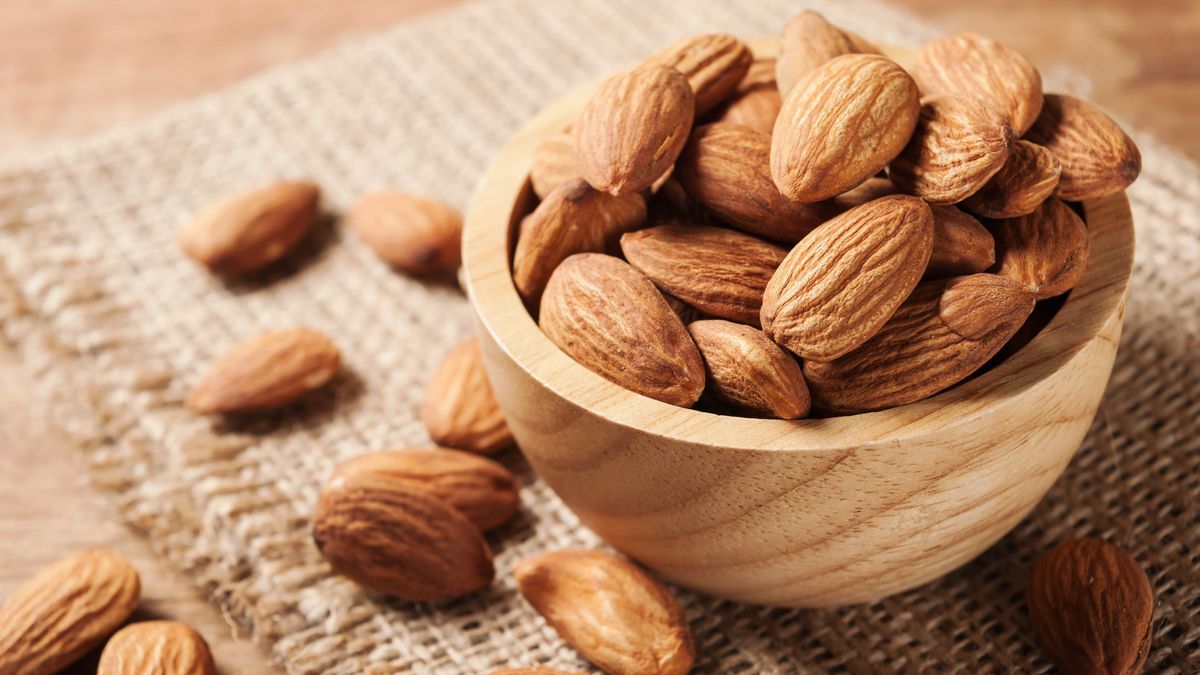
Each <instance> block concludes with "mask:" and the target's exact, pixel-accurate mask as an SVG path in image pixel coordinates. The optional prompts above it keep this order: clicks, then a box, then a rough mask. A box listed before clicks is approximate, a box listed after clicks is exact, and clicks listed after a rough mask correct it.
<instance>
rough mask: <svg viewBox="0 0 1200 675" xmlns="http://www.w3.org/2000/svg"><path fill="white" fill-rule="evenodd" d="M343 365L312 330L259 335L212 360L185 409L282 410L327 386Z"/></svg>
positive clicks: (204, 411)
mask: <svg viewBox="0 0 1200 675" xmlns="http://www.w3.org/2000/svg"><path fill="white" fill-rule="evenodd" d="M341 360H342V359H341V352H339V351H338V348H337V346H336V345H334V344H333V342H332V341H331V340H330V339H329V338H328V337H326V336H325V335H324V334H323V333H320V332H318V331H315V330H312V329H311V328H286V329H283V330H273V331H267V332H265V333H260V334H258V335H255V336H254V337H251V338H249V339H247V340H244V341H243V342H240V343H238V344H237V345H234V346H233V347H232V348H231V349H229V350H228V351H226V352H225V353H224V354H222V355H221V356H219V357H218V358H217V359H216V360H215V361H213V363H212V365H211V366H209V368H208V372H207V373H205V374H204V377H203V378H201V380H200V383H199V384H197V385H196V388H195V389H193V390H192V393H191V394H190V395H188V399H187V406H188V408H190V409H191V410H192V411H194V412H198V413H201V414H212V413H244V412H255V411H260V410H268V409H271V408H278V407H280V406H284V405H287V404H289V403H292V402H294V401H296V400H297V399H299V398H300V397H301V396H304V395H305V394H307V393H309V392H312V391H315V390H317V389H320V388H321V387H323V386H325V384H326V383H328V382H329V381H330V380H332V379H333V376H334V375H336V374H337V372H338V369H339V368H340V367H341Z"/></svg>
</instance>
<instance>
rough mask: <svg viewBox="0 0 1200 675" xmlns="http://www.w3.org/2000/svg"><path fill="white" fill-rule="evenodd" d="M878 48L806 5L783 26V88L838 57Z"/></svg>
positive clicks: (788, 88) (780, 70) (786, 89)
mask: <svg viewBox="0 0 1200 675" xmlns="http://www.w3.org/2000/svg"><path fill="white" fill-rule="evenodd" d="M864 48H865V49H864ZM878 51H879V50H878V49H874V48H873V47H871V46H870V45H869V43H867V42H866V41H865V40H862V39H861V38H857V36H853V35H851V34H850V33H847V32H846V31H844V30H842V29H840V28H838V27H837V26H834V25H833V24H831V23H829V21H827V20H826V19H825V17H824V16H822V15H821V14H820V13H819V12H815V11H813V10H811V9H806V10H804V11H803V12H800V13H799V14H797V15H796V16H794V17H792V19H791V20H790V21H788V22H787V23H786V24H784V26H783V34H782V36H781V37H780V39H779V60H778V63H777V65H776V66H775V77H776V80H777V81H778V82H779V91H780V92H781V93H783V94H787V93H788V92H789V91H791V90H792V87H794V86H796V83H797V82H799V81H800V80H801V79H803V78H804V76H805V75H807V74H809V73H810V72H812V71H813V70H815V69H816V68H817V67H819V66H821V65H823V64H825V63H826V62H828V61H829V60H830V59H833V58H834V57H837V56H842V55H844V54H858V53H866V54H869V53H877V52H878Z"/></svg>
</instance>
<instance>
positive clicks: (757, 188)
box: [676, 123, 832, 242]
mask: <svg viewBox="0 0 1200 675" xmlns="http://www.w3.org/2000/svg"><path fill="white" fill-rule="evenodd" d="M770 157H771V138H770V136H768V135H767V134H764V133H762V132H759V131H754V130H753V129H748V128H746V127H742V126H738V125H735V124H728V123H717V124H709V125H706V126H702V127H699V128H698V129H696V131H695V132H694V133H693V134H692V138H691V140H689V141H688V144H687V147H686V148H685V149H684V152H683V154H682V155H680V157H679V163H678V164H677V165H676V176H677V177H678V179H679V183H680V185H682V186H683V189H684V190H686V191H687V193H688V195H690V196H691V197H692V198H693V199H695V200H696V201H697V202H699V203H700V204H701V205H703V206H705V207H706V208H708V209H710V210H712V211H713V212H714V213H716V214H717V216H718V217H720V218H722V219H724V220H725V221H727V222H729V224H731V225H733V226H734V227H737V228H739V229H742V230H745V231H747V232H750V233H752V234H757V235H760V236H763V237H767V238H770V239H777V240H780V241H789V242H795V241H799V240H800V239H801V238H802V237H803V236H804V235H806V234H808V233H809V232H811V231H812V230H813V228H815V227H816V226H817V225H820V224H821V222H822V221H823V220H825V219H826V218H827V217H829V216H830V215H832V209H830V208H829V205H828V204H824V203H819V204H805V203H801V202H796V201H792V200H790V199H788V198H787V197H784V196H783V195H782V194H780V192H779V189H778V188H776V187H775V183H774V181H773V180H772V179H771V165H770Z"/></svg>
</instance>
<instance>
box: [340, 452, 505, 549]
mask: <svg viewBox="0 0 1200 675" xmlns="http://www.w3.org/2000/svg"><path fill="white" fill-rule="evenodd" d="M355 475H366V476H370V477H373V478H376V479H380V480H395V481H406V482H410V483H415V484H417V485H420V486H422V487H424V488H425V489H427V490H429V492H431V493H432V494H433V495H434V496H435V497H437V498H438V499H441V500H442V501H444V502H446V503H447V504H449V505H450V506H453V507H454V508H455V509H458V511H459V512H461V513H462V514H463V515H464V516H466V517H467V518H469V519H470V520H471V522H472V523H474V524H475V527H478V528H479V529H480V530H482V531H484V532H486V531H488V530H490V529H492V528H494V527H496V526H498V525H500V524H501V523H503V522H505V521H506V520H508V519H509V518H511V517H512V516H513V515H514V514H515V513H516V512H517V507H518V506H519V505H520V498H519V497H518V493H517V481H516V479H515V478H513V475H512V473H510V472H509V471H508V469H506V468H504V467H503V466H501V465H500V464H498V463H496V462H493V461H492V460H490V459H486V458H484V457H480V456H478V455H473V454H471V453H467V452H460V451H458V450H450V449H448V448H443V449H437V450H427V449H416V448H407V449H403V450H388V451H383V452H368V453H366V454H363V455H359V456H357V457H355V458H353V459H351V460H348V461H346V462H342V463H341V464H339V465H338V466H337V468H336V469H334V472H333V477H332V478H331V479H330V480H334V479H337V478H341V477H345V476H355Z"/></svg>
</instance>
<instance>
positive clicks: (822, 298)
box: [512, 11, 1141, 419]
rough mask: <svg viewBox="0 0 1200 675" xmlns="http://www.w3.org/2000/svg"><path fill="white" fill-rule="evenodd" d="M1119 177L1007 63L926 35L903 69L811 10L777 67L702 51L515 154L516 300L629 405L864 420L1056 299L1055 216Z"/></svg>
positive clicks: (1069, 279)
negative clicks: (528, 209) (524, 190)
mask: <svg viewBox="0 0 1200 675" xmlns="http://www.w3.org/2000/svg"><path fill="white" fill-rule="evenodd" d="M1140 164H1141V158H1140V155H1139V153H1138V150H1137V147H1136V146H1135V145H1134V144H1133V142H1132V141H1131V140H1130V138H1129V137H1128V136H1127V135H1126V134H1125V133H1124V132H1123V131H1122V130H1121V129H1120V128H1119V127H1118V126H1117V124H1116V123H1114V122H1113V121H1112V120H1111V119H1110V118H1109V117H1108V116H1107V115H1105V114H1104V113H1103V112H1101V111H1100V110H1099V109H1097V108H1096V107H1094V106H1092V105H1091V104H1089V103H1086V102H1084V101H1081V100H1079V99H1077V98H1074V97H1071V96H1066V95H1059V94H1043V92H1042V82H1041V76H1040V75H1039V74H1038V71H1037V69H1035V68H1034V67H1033V65H1031V64H1030V63H1029V62H1028V61H1027V60H1026V59H1025V58H1024V57H1022V56H1021V55H1020V54H1018V53H1017V52H1016V51H1014V50H1012V49H1010V48H1008V47H1006V46H1004V45H1002V44H999V43H997V42H995V41H993V40H990V39H988V38H986V37H983V36H980V35H975V34H970V33H967V34H961V35H955V36H951V37H946V38H941V39H938V40H935V41H933V42H931V43H929V44H927V45H925V47H924V48H923V49H921V50H920V52H919V53H918V54H917V56H916V59H915V62H914V63H913V65H912V66H911V67H910V68H908V69H906V68H904V67H901V66H900V65H899V64H897V63H896V62H895V61H893V60H892V59H890V58H888V56H886V55H883V54H881V53H880V50H879V49H877V48H876V47H875V46H874V45H872V44H870V43H869V42H867V41H866V40H863V39H862V38H860V37H858V36H856V35H853V34H851V33H849V32H847V31H844V30H841V29H839V28H837V27H836V26H833V25H831V24H830V23H829V22H828V21H826V20H825V19H824V18H823V17H821V16H820V15H819V14H817V13H815V12H811V11H806V12H804V13H802V14H800V15H799V16H797V17H796V18H794V19H793V20H792V21H790V22H789V23H788V24H787V26H786V27H785V28H784V31H783V35H782V43H781V48H780V51H779V57H778V59H776V60H757V61H756V60H755V59H754V57H753V56H752V54H751V51H750V49H749V48H748V47H747V46H746V45H745V44H743V43H742V42H740V41H739V40H737V39H736V38H734V37H732V36H729V35H703V36H700V37H696V38H691V39H688V40H684V41H682V42H680V43H678V44H676V45H673V46H671V47H668V48H667V49H664V50H662V51H660V52H658V53H656V54H653V55H651V56H650V57H649V58H647V59H645V60H644V61H643V62H641V63H639V64H637V65H636V66H635V67H633V68H631V69H629V70H626V71H624V72H621V73H619V74H617V75H615V76H613V77H611V78H609V79H608V80H607V81H605V82H604V83H602V84H601V85H600V87H599V89H598V90H597V91H596V92H595V94H594V95H593V96H592V97H591V99H590V101H588V103H587V104H586V106H585V107H584V109H583V111H582V112H581V113H580V115H579V117H578V118H577V119H576V120H575V121H574V122H573V124H572V125H571V127H570V129H568V130H564V131H563V132H562V133H560V134H558V135H555V136H553V137H551V138H548V139H546V140H545V141H544V142H543V143H542V144H541V146H540V147H539V148H538V149H537V151H536V153H535V156H534V158H533V163H532V168H531V174H530V179H531V183H532V185H533V189H534V191H535V192H536V193H537V195H538V197H539V198H540V200H541V201H540V203H539V204H538V205H537V207H536V208H535V209H534V210H533V212H532V213H530V214H529V215H528V216H527V217H526V218H525V219H524V220H523V221H522V222H521V225H520V232H519V235H518V238H517V243H516V247H515V250H514V251H513V258H512V271H513V281H514V284H515V286H516V288H517V290H518V292H519V293H520V295H521V297H522V298H523V299H524V300H525V302H526V304H527V306H528V307H529V308H530V311H531V312H532V313H533V314H534V315H535V317H536V318H537V320H538V323H539V325H540V327H541V329H542V331H543V332H544V333H545V334H546V335H547V336H548V337H549V338H550V340H551V341H553V342H554V343H555V344H556V345H558V346H559V347H560V348H561V349H562V350H563V351H565V352H566V353H567V354H569V355H570V356H571V357H572V358H574V359H575V360H576V361H578V362H579V363H581V364H583V365H584V366H586V367H587V368H589V369H591V370H592V371H594V372H596V373H598V374H600V375H602V376H604V377H605V378H607V379H609V380H611V381H613V382H615V383H617V384H620V385H622V386H624V387H626V388H628V389H631V390H633V391H636V392H638V393H641V394H644V395H646V396H649V397H652V398H655V399H658V400H661V401H665V402H668V403H672V404H674V405H678V406H684V407H688V406H693V405H696V404H697V403H698V402H700V401H701V400H702V397H703V404H702V405H705V406H706V407H708V408H709V409H712V410H716V411H719V412H729V413H732V414H740V415H750V416H761V417H777V418H784V419H794V418H799V417H804V416H805V415H808V414H809V413H810V408H813V409H815V410H817V411H818V412H819V413H820V414H822V415H834V414H851V413H858V412H865V411H871V410H880V409H885V408H889V407H892V406H899V405H904V404H907V403H912V402H915V401H919V400H922V399H924V398H927V397H929V396H932V395H934V394H936V393H938V392H940V391H943V390H945V389H946V388H948V387H951V386H953V385H954V384H955V383H957V382H960V381H962V380H963V379H965V378H967V377H968V376H970V375H971V374H972V373H974V372H976V371H977V370H979V368H980V367H982V366H983V365H984V364H986V363H988V362H989V360H991V359H992V357H993V356H995V355H996V354H997V352H999V351H1000V349H1001V348H1002V347H1004V346H1005V344H1006V343H1008V342H1009V341H1010V340H1011V339H1012V338H1013V337H1014V335H1017V334H1018V331H1020V330H1021V329H1022V326H1023V325H1025V323H1026V321H1027V319H1029V317H1030V314H1031V312H1032V311H1033V309H1034V307H1035V303H1037V302H1038V301H1041V300H1046V299H1048V298H1052V297H1055V296H1059V295H1061V294H1063V293H1066V292H1067V291H1069V290H1070V289H1071V288H1072V287H1073V286H1074V285H1075V284H1076V283H1077V282H1078V281H1079V279H1080V278H1081V276H1082V275H1083V272H1084V269H1085V267H1086V265H1087V258H1088V234H1087V227H1086V224H1085V223H1084V221H1083V219H1082V218H1081V217H1080V215H1079V213H1080V210H1079V209H1077V208H1075V207H1074V206H1073V205H1072V204H1070V203H1069V202H1080V201H1084V200H1089V199H1096V198H1100V197H1104V196H1107V195H1111V194H1113V193H1115V192H1118V191H1120V190H1123V189H1124V188H1126V187H1127V186H1128V185H1129V184H1130V183H1131V182H1132V181H1133V180H1134V178H1136V176H1137V174H1138V171H1139V169H1140ZM1027 332H1028V331H1027Z"/></svg>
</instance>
